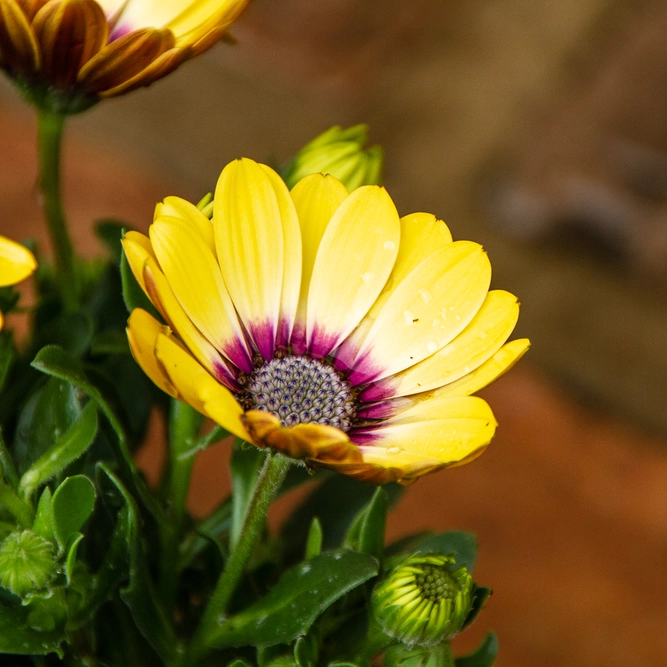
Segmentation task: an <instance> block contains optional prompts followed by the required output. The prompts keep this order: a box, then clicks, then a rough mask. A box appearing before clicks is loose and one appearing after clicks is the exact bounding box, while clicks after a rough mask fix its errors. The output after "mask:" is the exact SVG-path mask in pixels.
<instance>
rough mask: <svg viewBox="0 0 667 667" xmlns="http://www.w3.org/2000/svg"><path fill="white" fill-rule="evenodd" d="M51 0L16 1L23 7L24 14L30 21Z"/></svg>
mask: <svg viewBox="0 0 667 667" xmlns="http://www.w3.org/2000/svg"><path fill="white" fill-rule="evenodd" d="M47 2H51V0H16V3H17V4H18V5H19V6H20V7H21V9H22V10H23V12H24V14H25V15H26V17H27V18H28V21H32V20H33V18H35V14H37V12H38V11H39V10H40V9H41V8H42V7H43V6H44V5H45V4H46V3H47Z"/></svg>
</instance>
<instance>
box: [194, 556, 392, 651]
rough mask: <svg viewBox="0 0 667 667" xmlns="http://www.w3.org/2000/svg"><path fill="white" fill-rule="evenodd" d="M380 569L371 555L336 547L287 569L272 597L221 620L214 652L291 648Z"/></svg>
mask: <svg viewBox="0 0 667 667" xmlns="http://www.w3.org/2000/svg"><path fill="white" fill-rule="evenodd" d="M378 569H379V565H378V562H377V560H376V559H375V558H373V557H372V556H369V555H368V554H363V553H358V552H355V551H349V550H348V549H338V550H336V551H330V552H326V553H322V554H320V555H319V556H316V557H315V558H311V559H310V560H308V561H304V562H303V563H300V564H299V565H296V566H295V567H292V568H290V569H289V570H287V571H286V572H285V573H284V574H283V575H282V577H281V578H280V580H279V581H278V583H277V584H276V586H275V587H274V588H272V589H271V590H270V591H269V593H268V594H267V595H266V596H265V597H264V598H262V599H261V600H259V602H256V603H255V604H253V605H252V606H251V607H249V608H248V609H246V610H245V611H243V612H241V613H240V614H237V615H236V616H233V617H231V618H229V619H228V620H226V621H223V622H222V623H221V624H220V625H219V626H218V628H216V630H215V631H214V632H213V633H212V634H211V636H210V637H208V641H207V644H208V645H209V646H211V647H213V648H224V647H227V646H243V645H250V646H272V645H274V644H287V643H290V642H291V641H292V640H294V639H295V638H296V637H298V636H300V635H303V634H305V633H306V632H307V631H308V629H309V628H310V626H311V625H312V624H313V622H314V621H315V619H316V618H317V617H318V616H319V615H320V614H321V613H322V612H323V611H325V610H326V609H327V608H328V607H329V606H330V605H331V604H332V603H334V602H335V601H336V600H338V599H339V598H340V597H342V596H343V595H345V593H348V592H349V591H351V590H352V589H354V588H356V587H357V586H359V585H360V584H363V583H364V582H365V581H368V580H369V579H370V578H371V577H374V576H375V575H376V574H377V572H378Z"/></svg>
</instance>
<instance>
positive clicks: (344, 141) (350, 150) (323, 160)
mask: <svg viewBox="0 0 667 667" xmlns="http://www.w3.org/2000/svg"><path fill="white" fill-rule="evenodd" d="M367 138H368V128H367V127H366V125H355V126H354V127H350V128H348V129H347V130H343V129H341V128H340V127H339V126H338V125H336V126H335V127H332V128H330V129H328V130H327V131H326V132H324V133H323V134H320V135H319V136H318V137H316V138H315V139H313V140H312V141H311V142H310V143H307V144H306V145H305V146H304V147H303V148H302V149H301V150H300V151H299V152H298V153H297V154H296V156H295V157H294V159H293V160H292V162H291V163H290V165H289V166H288V167H287V169H286V170H285V174H284V178H285V183H287V185H288V187H290V188H292V187H294V186H295V185H296V184H297V183H298V182H299V181H300V180H301V179H302V178H303V177H304V176H308V175H309V174H317V173H323V174H331V175H332V176H335V177H336V178H337V179H338V180H339V181H341V182H342V183H343V184H344V185H345V187H346V188H347V189H348V190H349V191H350V192H352V190H355V189H356V188H358V187H359V186H361V185H379V184H380V183H381V181H382V149H381V148H380V146H371V147H370V148H364V144H365V143H366V140H367Z"/></svg>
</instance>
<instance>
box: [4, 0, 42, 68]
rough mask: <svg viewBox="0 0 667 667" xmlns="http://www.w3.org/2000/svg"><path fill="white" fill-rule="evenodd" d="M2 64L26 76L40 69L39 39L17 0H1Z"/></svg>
mask: <svg viewBox="0 0 667 667" xmlns="http://www.w3.org/2000/svg"><path fill="white" fill-rule="evenodd" d="M0 64H2V67H4V68H6V69H8V70H10V71H13V72H16V73H17V74H22V75H24V76H32V75H33V74H35V73H36V72H37V71H38V70H39V49H38V47H37V41H36V40H35V36H34V35H33V32H32V29H31V28H30V24H29V23H28V18H27V17H26V15H25V14H24V13H23V9H22V8H21V7H20V6H19V5H17V4H16V2H15V0H0Z"/></svg>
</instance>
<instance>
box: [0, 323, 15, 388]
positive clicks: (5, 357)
mask: <svg viewBox="0 0 667 667" xmlns="http://www.w3.org/2000/svg"><path fill="white" fill-rule="evenodd" d="M15 357H16V348H15V347H14V336H13V334H12V332H11V331H0V391H2V390H3V388H4V386H5V382H6V381H7V376H8V375H9V370H10V369H11V367H12V363H13V362H14V359H15Z"/></svg>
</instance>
